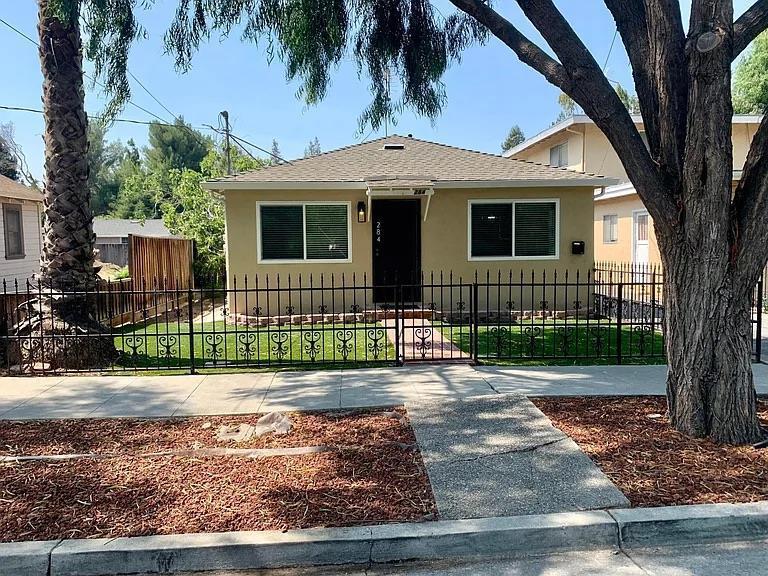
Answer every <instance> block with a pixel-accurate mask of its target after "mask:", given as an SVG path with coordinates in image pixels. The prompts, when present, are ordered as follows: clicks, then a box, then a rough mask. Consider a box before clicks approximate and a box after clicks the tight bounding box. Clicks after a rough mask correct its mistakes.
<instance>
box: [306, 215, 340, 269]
mask: <svg viewBox="0 0 768 576" xmlns="http://www.w3.org/2000/svg"><path fill="white" fill-rule="evenodd" d="M306 215H307V260H337V259H338V260H346V259H347V258H348V257H349V246H348V244H349V242H348V240H349V229H348V228H349V217H348V215H347V205H346V204H307V206H306Z"/></svg>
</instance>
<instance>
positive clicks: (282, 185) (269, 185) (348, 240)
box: [203, 136, 617, 309]
mask: <svg viewBox="0 0 768 576" xmlns="http://www.w3.org/2000/svg"><path fill="white" fill-rule="evenodd" d="M616 182H617V180H615V179H608V178H603V177H599V176H593V175H589V174H584V173H579V172H575V171H571V170H565V169H556V168H550V167H549V166H543V165H539V164H536V163H532V162H522V161H517V160H509V159H506V158H503V157H502V156H497V155H493V154H486V153H481V152H474V151H470V150H464V149H460V148H454V147H451V146H446V145H442V144H437V143H433V142H426V141H424V140H418V139H416V138H412V137H404V136H390V137H387V138H381V139H378V140H373V141H370V142H366V143H363V144H358V145H354V146H349V147H346V148H341V149H339V150H335V151H332V152H327V153H324V154H320V155H318V156H313V157H309V158H305V159H301V160H295V161H293V162H291V163H284V164H278V165H275V166H270V167H268V168H265V169H262V170H256V171H251V172H245V173H241V174H237V175H234V176H229V177H224V178H220V179H217V180H212V181H208V182H205V183H204V184H203V186H204V187H205V188H207V189H210V190H214V191H217V192H219V193H221V194H223V196H224V200H225V204H226V230H227V232H226V257H227V278H228V284H229V287H230V288H232V287H233V286H234V282H235V279H236V281H237V286H238V287H242V286H243V285H244V282H245V277H246V275H247V277H248V279H249V280H248V281H249V285H250V286H253V285H254V283H255V278H256V276H257V275H258V277H259V282H260V287H262V288H263V287H265V282H266V278H267V276H269V278H270V282H271V286H275V283H276V281H277V277H278V275H279V276H280V278H281V282H282V285H283V286H285V285H286V282H287V277H288V276H289V275H290V276H291V278H292V282H293V286H294V287H296V286H297V283H298V281H299V275H301V276H302V282H303V283H304V285H305V286H306V285H308V283H309V277H310V275H312V276H313V282H314V284H315V285H317V284H318V283H319V277H320V275H323V277H324V282H325V286H328V284H329V282H330V281H331V275H333V277H334V282H335V283H336V285H339V283H340V282H341V281H342V276H343V277H344V282H346V283H347V284H350V283H351V282H352V278H353V275H354V278H355V282H356V283H357V284H358V285H359V284H361V283H362V282H363V281H364V280H365V282H367V284H368V285H371V284H376V285H383V284H391V283H394V282H402V283H406V284H407V283H408V282H410V281H411V279H415V280H418V278H419V276H420V274H422V273H423V274H425V275H426V277H427V279H429V275H430V273H435V274H436V275H439V274H440V273H441V272H442V273H443V274H444V275H445V278H446V279H447V277H448V274H449V273H451V272H452V273H453V278H454V282H458V279H459V278H461V279H463V281H464V282H471V281H472V278H473V276H474V274H475V272H479V273H481V274H482V275H483V276H484V275H485V274H486V272H487V271H490V274H491V275H492V278H495V275H496V274H498V273H499V272H501V274H502V275H503V276H504V277H507V276H508V275H509V273H510V272H512V273H513V274H515V275H519V273H520V271H523V272H524V273H525V274H527V275H528V276H527V277H530V272H531V271H536V272H537V273H541V272H544V271H547V272H548V273H549V274H550V276H549V278H552V276H551V274H552V273H553V272H554V271H555V270H558V271H559V272H560V273H562V272H563V271H565V270H566V269H568V270H569V271H570V272H571V273H575V272H576V271H577V270H580V271H582V273H584V272H586V271H587V270H589V269H590V268H591V267H592V265H593V261H594V252H593V243H592V224H591V223H592V220H593V196H594V193H595V190H596V189H600V188H603V187H605V186H607V185H611V184H615V183H616ZM436 277H438V276H436ZM517 277H518V276H515V278H517ZM365 297H366V299H367V302H371V300H373V301H387V300H390V299H391V293H388V292H387V291H384V290H380V291H378V293H374V294H368V295H366V296H365ZM432 298H434V296H432ZM421 299H422V296H420V295H418V294H414V295H413V297H412V300H414V301H418V300H421ZM314 304H316V302H315V303H314ZM238 305H239V307H240V309H243V307H244V306H245V305H244V303H242V302H240V303H239V304H238ZM252 305H253V303H252V302H251V303H249V305H248V306H247V307H248V308H250V307H251V306H252ZM303 305H307V306H309V305H310V304H307V303H304V304H303ZM312 307H315V306H314V305H313V306H312Z"/></svg>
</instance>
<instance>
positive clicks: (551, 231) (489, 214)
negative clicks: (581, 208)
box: [469, 200, 559, 260]
mask: <svg viewBox="0 0 768 576" xmlns="http://www.w3.org/2000/svg"><path fill="white" fill-rule="evenodd" d="M558 221H559V214H558V202H557V201H556V200H546V201H530V200H499V201H482V202H478V201H475V202H470V204H469V257H470V259H471V260H505V259H507V260H508V259H537V258H540V259H553V258H557V257H558V241H559V231H558V225H559V222H558Z"/></svg>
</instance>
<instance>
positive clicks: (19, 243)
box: [3, 204, 24, 259]
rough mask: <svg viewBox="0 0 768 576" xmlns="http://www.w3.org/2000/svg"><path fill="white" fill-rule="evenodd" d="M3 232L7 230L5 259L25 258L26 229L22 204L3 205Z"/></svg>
mask: <svg viewBox="0 0 768 576" xmlns="http://www.w3.org/2000/svg"><path fill="white" fill-rule="evenodd" d="M3 230H5V257H6V258H9V259H10V258H24V229H23V226H22V220H21V205H20V204H3Z"/></svg>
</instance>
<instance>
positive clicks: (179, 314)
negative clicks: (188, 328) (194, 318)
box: [173, 306, 181, 321]
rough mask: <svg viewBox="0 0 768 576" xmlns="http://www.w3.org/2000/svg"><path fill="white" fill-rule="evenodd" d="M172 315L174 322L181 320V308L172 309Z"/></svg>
mask: <svg viewBox="0 0 768 576" xmlns="http://www.w3.org/2000/svg"><path fill="white" fill-rule="evenodd" d="M173 315H174V316H176V320H177V321H178V320H179V319H180V318H181V308H180V307H178V306H176V308H174V309H173Z"/></svg>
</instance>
